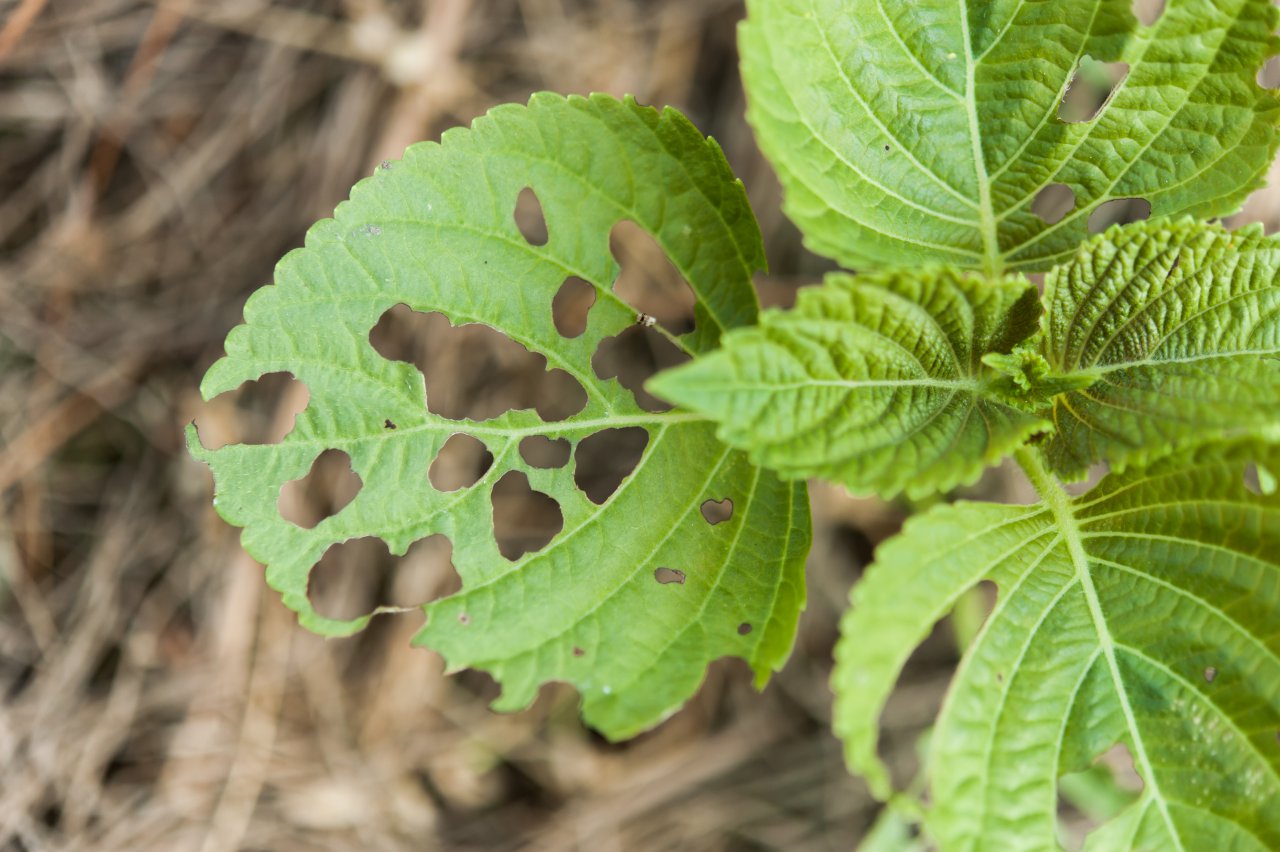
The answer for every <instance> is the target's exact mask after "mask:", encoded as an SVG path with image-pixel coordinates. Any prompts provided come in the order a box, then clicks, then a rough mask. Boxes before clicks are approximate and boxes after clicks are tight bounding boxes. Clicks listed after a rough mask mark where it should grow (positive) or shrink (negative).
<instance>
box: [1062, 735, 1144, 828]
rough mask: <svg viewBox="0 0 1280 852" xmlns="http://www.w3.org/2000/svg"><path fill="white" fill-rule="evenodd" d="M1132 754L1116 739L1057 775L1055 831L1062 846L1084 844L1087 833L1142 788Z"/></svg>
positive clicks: (1134, 798) (1106, 820)
mask: <svg viewBox="0 0 1280 852" xmlns="http://www.w3.org/2000/svg"><path fill="white" fill-rule="evenodd" d="M1142 788H1143V783H1142V777H1141V776H1140V775H1139V774H1138V770H1137V769H1136V767H1135V765H1134V762H1133V754H1132V753H1131V752H1130V751H1129V748H1128V746H1126V745H1125V744H1124V743H1116V744H1115V745H1113V746H1111V747H1110V748H1109V749H1107V750H1106V751H1105V752H1103V753H1102V754H1101V755H1099V756H1098V757H1097V758H1095V759H1094V760H1093V762H1092V764H1091V765H1090V766H1089V767H1088V768H1086V769H1085V770H1083V771H1081V772H1070V773H1067V774H1065V775H1063V776H1061V777H1060V778H1059V779H1058V835H1059V839H1060V840H1061V841H1062V846H1063V848H1064V849H1068V850H1079V849H1083V848H1084V847H1085V841H1086V839H1087V838H1088V836H1089V834H1090V833H1091V832H1093V831H1094V830H1095V829H1097V828H1099V827H1100V826H1102V825H1103V824H1105V823H1107V822H1109V821H1110V820H1111V819H1113V818H1114V817H1115V816H1116V815H1117V814H1119V813H1120V811H1122V810H1123V809H1124V808H1126V807H1128V806H1129V805H1130V804H1131V803H1132V802H1133V801H1135V800H1136V799H1137V798H1138V796H1139V794H1140V793H1141V792H1142Z"/></svg>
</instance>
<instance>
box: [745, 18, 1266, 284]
mask: <svg viewBox="0 0 1280 852" xmlns="http://www.w3.org/2000/svg"><path fill="white" fill-rule="evenodd" d="M747 7H748V10H749V16H748V19H747V21H746V23H745V24H744V25H743V26H742V28H741V30H740V41H741V49H742V55H743V79H744V81H745V84H746V88H747V95H748V102H749V110H748V118H749V119H750V121H751V123H752V124H753V126H754V127H755V129H756V134H757V138H758V139H759V141H760V144H761V147H762V148H763V149H764V151H765V153H766V154H767V155H768V157H769V159H770V161H771V162H772V163H773V165H774V168H775V169H777V171H778V175H779V177H780V178H781V180H782V183H783V186H784V188H785V190H786V210H787V213H788V215H789V216H790V217H791V218H792V219H793V220H794V221H795V222H796V223H797V224H798V225H799V226H800V229H801V230H802V231H803V232H804V234H805V237H806V240H807V244H808V245H809V247H810V248H812V249H813V250H814V251H817V252H819V253H821V254H825V255H827V256H829V257H833V258H835V259H837V260H839V261H840V262H841V263H843V264H845V265H847V266H850V267H862V266H865V265H885V264H909V263H914V262H925V261H941V262H947V263H954V264H959V265H965V266H972V267H980V268H983V269H985V270H986V271H988V272H996V271H999V270H1000V269H1001V268H1003V267H1005V266H1009V267H1014V268H1023V269H1047V268H1048V267H1050V266H1051V265H1053V264H1054V263H1056V262H1059V261H1061V260H1064V259H1066V258H1067V257H1068V256H1069V255H1070V254H1071V253H1072V252H1073V251H1074V249H1075V247H1076V245H1077V244H1078V243H1079V242H1080V241H1081V240H1082V239H1084V237H1085V235H1086V225H1087V222H1088V220H1089V217H1090V215H1091V214H1092V213H1093V211H1095V210H1097V209H1098V207H1099V206H1100V205H1101V204H1103V203H1104V202H1106V201H1108V200H1110V199H1121V198H1143V199H1146V200H1147V201H1148V202H1149V203H1150V205H1151V213H1152V215H1154V216H1175V215H1178V214H1190V215H1194V216H1199V217H1208V216H1220V215H1225V214H1227V213H1229V212H1232V211H1234V210H1236V209H1237V208H1238V207H1239V206H1240V204H1241V203H1242V202H1243V200H1244V198H1245V197H1246V195H1247V194H1248V193H1249V191H1250V190H1252V189H1254V188H1256V187H1258V186H1259V185H1260V184H1261V180H1262V176H1263V175H1264V173H1265V172H1266V169H1267V166H1268V165H1269V164H1270V162H1271V158H1272V155H1273V154H1274V153H1275V150H1276V145H1277V138H1276V135H1275V134H1274V133H1273V132H1272V128H1273V127H1274V125H1275V124H1276V121H1277V118H1278V117H1280V109H1278V108H1280V98H1277V96H1276V94H1275V93H1274V92H1269V91H1265V90H1263V89H1262V88H1261V87H1260V86H1258V84H1257V82H1256V81H1255V74H1256V73H1257V71H1258V70H1259V69H1260V68H1261V67H1262V64H1263V62H1264V60H1266V58H1267V57H1268V56H1270V55H1271V54H1273V53H1276V52H1280V50H1278V49H1277V42H1276V38H1275V36H1274V35H1273V31H1274V30H1275V28H1276V21H1277V12H1276V9H1275V8H1274V7H1273V6H1272V4H1271V2H1270V0H1169V2H1168V4H1167V8H1166V9H1165V11H1164V13H1163V15H1161V17H1160V18H1159V20H1158V21H1157V22H1156V24H1155V25H1154V26H1151V27H1143V26H1141V25H1139V24H1138V22H1137V21H1136V20H1135V18H1134V17H1133V15H1132V13H1131V11H1130V4H1129V3H1128V2H1121V0H1090V2H1023V0H982V2H975V0H913V1H912V2H893V0H749V2H748V3H747ZM1100 62H1101V63H1108V62H1119V63H1126V64H1127V65H1128V72H1127V74H1125V75H1124V77H1123V80H1122V81H1121V82H1120V83H1119V85H1118V86H1117V87H1116V89H1115V90H1114V92H1113V93H1112V95H1111V96H1110V97H1109V99H1108V100H1106V102H1105V103H1104V104H1103V105H1102V107H1101V109H1100V110H1099V112H1098V113H1097V115H1096V117H1093V118H1092V119H1089V120H1084V121H1065V120H1063V119H1061V118H1059V116H1058V111H1059V107H1060V105H1061V104H1062V101H1063V98H1064V97H1066V95H1067V91H1068V88H1069V87H1070V86H1071V84H1072V80H1073V78H1074V77H1075V76H1076V72H1077V70H1080V71H1083V72H1084V74H1083V76H1084V77H1086V78H1087V77H1096V76H1098V75H1097V74H1096V73H1091V72H1096V71H1097V70H1098V68H1099V66H1098V63H1100ZM1087 83H1088V80H1085V81H1083V82H1081V83H1079V84H1078V85H1080V86H1084V85H1087ZM1070 117H1071V116H1068V118H1070ZM1050 184H1062V185H1065V186H1066V187H1068V188H1070V189H1071V190H1072V192H1073V193H1074V197H1075V201H1074V206H1073V207H1072V208H1071V210H1070V211H1069V212H1067V213H1066V215H1065V216H1064V217H1063V218H1062V219H1061V220H1060V221H1057V222H1054V223H1050V222H1049V221H1046V220H1045V219H1043V218H1041V217H1040V216H1039V215H1037V213H1034V212H1032V205H1033V204H1034V203H1035V200H1036V198H1037V196H1038V195H1039V193H1040V192H1041V191H1042V190H1043V189H1044V188H1045V187H1047V186H1049V185H1050Z"/></svg>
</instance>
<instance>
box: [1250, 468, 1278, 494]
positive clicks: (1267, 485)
mask: <svg viewBox="0 0 1280 852" xmlns="http://www.w3.org/2000/svg"><path fill="white" fill-rule="evenodd" d="M1244 487H1245V489H1246V490H1248V491H1249V493H1251V494H1256V495H1258V496H1259V497H1269V496H1270V495H1272V494H1275V493H1276V477H1275V475H1274V474H1273V473H1272V472H1271V471H1270V470H1268V469H1267V468H1265V467H1262V466H1260V465H1257V464H1254V463H1253V462H1250V463H1249V464H1247V465H1245V466H1244Z"/></svg>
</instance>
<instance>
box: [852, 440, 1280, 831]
mask: <svg viewBox="0 0 1280 852" xmlns="http://www.w3.org/2000/svg"><path fill="white" fill-rule="evenodd" d="M1019 457H1020V459H1022V460H1024V464H1026V466H1027V467H1028V470H1029V471H1030V472H1031V474H1032V477H1033V480H1034V481H1036V484H1037V487H1039V488H1041V490H1042V493H1043V494H1044V495H1045V498H1046V502H1045V503H1044V504H1041V505H1039V506H995V505H987V504H975V503H958V504H954V505H949V506H942V507H938V508H936V509H934V510H931V511H930V512H928V513H926V514H925V515H922V516H918V517H916V518H915V519H913V520H911V521H909V522H908V525H907V528H906V531H905V533H904V534H903V535H902V536H900V537H899V538H896V539H894V540H892V541H891V542H889V543H888V544H886V545H885V546H884V547H882V548H881V550H880V552H879V554H878V557H877V560H876V564H875V565H874V566H873V567H872V568H871V569H870V570H869V571H868V573H867V575H866V577H865V578H864V580H863V581H862V582H861V583H860V584H859V585H858V586H857V587H856V588H855V591H854V593H853V604H854V606H853V608H852V609H851V610H850V611H849V613H848V614H847V615H846V616H845V619H844V622H843V624H842V638H841V640H840V645H839V647H838V649H837V667H836V671H835V674H834V676H833V686H834V688H835V691H836V695H837V707H836V730H837V731H838V732H839V733H840V734H841V736H843V737H844V739H845V747H846V755H847V757H848V760H849V763H850V766H851V767H852V768H853V769H854V770H856V771H862V772H867V773H868V774H869V777H870V778H871V781H872V784H873V790H874V791H875V792H876V793H877V794H878V795H880V796H882V797H883V796H885V795H886V794H887V793H888V792H889V784H888V779H887V775H886V773H885V771H884V768H883V766H882V765H881V764H880V762H879V760H878V759H877V757H876V754H875V747H876V734H877V717H878V715H879V713H880V710H881V708H882V707H883V704H884V700H885V698H886V696H887V695H888V693H889V692H890V690H891V689H892V688H893V684H894V682H895V680H896V678H897V676H898V674H899V672H900V671H901V668H902V666H903V664H904V663H905V661H906V657H907V654H908V653H909V651H910V648H911V647H912V646H913V645H914V644H916V643H918V642H919V641H920V640H921V639H923V637H924V636H925V635H926V634H927V632H928V630H929V628H930V627H931V626H932V624H933V623H934V622H935V621H936V620H937V619H939V618H940V617H942V615H943V614H945V613H946V612H947V611H948V609H949V608H950V606H951V605H952V604H953V603H954V601H955V600H956V599H957V597H958V596H959V595H960V594H961V593H962V592H963V591H964V590H965V589H967V588H969V587H971V586H972V585H973V584H974V583H976V582H978V581H980V580H991V581H993V582H995V584H996V585H997V587H998V589H999V598H998V602H997V604H996V607H995V610H994V611H993V612H992V614H991V616H990V617H989V618H988V620H987V622H986V624H985V625H984V627H983V629H982V631H981V633H980V634H979V636H978V638H977V640H976V641H975V642H974V643H973V645H972V646H971V647H970V649H969V651H968V652H967V653H966V655H965V659H964V660H963V662H962V663H961V666H960V669H959V671H958V673H957V675H956V680H955V682H954V683H953V685H952V687H951V690H950V693H949V695H948V696H947V700H946V704H945V705H944V709H943V712H942V716H941V718H940V719H939V722H938V724H937V726H936V728H935V730H934V735H933V744H932V759H931V761H930V767H931V774H932V783H931V787H932V793H933V802H934V807H933V810H932V812H931V813H930V814H929V817H928V825H929V828H930V830H931V833H932V835H933V836H934V837H936V838H937V840H938V842H939V845H940V847H941V848H944V849H952V848H955V849H972V848H979V847H981V848H993V849H1033V848H1034V849H1050V848H1056V845H1055V829H1056V818H1057V782H1058V778H1059V777H1060V776H1062V775H1066V774H1069V773H1073V772H1078V771H1080V770H1082V769H1085V768H1087V767H1088V766H1089V765H1090V763H1091V762H1092V761H1093V760H1094V759H1095V758H1097V757H1098V756H1099V755H1101V754H1102V753H1103V752H1105V751H1107V750H1108V749H1109V748H1110V747H1111V746H1112V745H1114V744H1115V743H1123V744H1124V745H1125V746H1126V747H1127V748H1128V749H1129V751H1130V753H1131V754H1132V755H1133V756H1134V763H1135V768H1136V769H1137V771H1138V773H1139V774H1140V775H1141V777H1142V780H1143V783H1144V789H1143V792H1142V794H1141V796H1140V797H1139V798H1138V800H1137V801H1136V802H1135V803H1134V804H1133V805H1132V806H1131V807H1130V808H1129V809H1127V810H1126V811H1124V812H1122V813H1121V814H1119V815H1118V816H1117V817H1116V819H1115V820H1113V821H1112V822H1110V823H1107V824H1106V825H1104V826H1103V827H1102V828H1101V829H1099V831H1098V832H1097V833H1096V834H1095V835H1094V836H1093V838H1091V844H1092V845H1090V847H1089V848H1098V849H1187V850H1191V849H1222V848H1242V849H1243V848H1249V849H1263V848H1266V849H1272V848H1280V820H1277V814H1280V748H1277V732H1280V632H1277V630H1276V625H1277V624H1280V496H1276V495H1270V496H1260V495H1255V494H1252V493H1250V492H1249V491H1248V490H1247V489H1246V488H1245V487H1244V483H1243V477H1242V472H1243V470H1244V468H1245V466H1246V464H1248V463H1249V462H1251V461H1252V462H1257V463H1259V464H1263V465H1271V466H1273V465H1274V464H1275V463H1277V462H1280V448H1277V447H1275V446H1269V445H1255V444H1247V443H1246V444H1237V445H1233V446H1230V447H1227V448H1223V447H1221V446H1218V447H1203V448H1200V449H1198V450H1197V451H1195V452H1194V453H1191V454H1183V455H1176V456H1168V457H1165V458H1163V459H1161V460H1160V461H1158V462H1156V463H1154V464H1152V465H1151V466H1150V467H1148V468H1146V469H1139V468H1136V467H1135V468H1131V469H1130V470H1128V471H1126V472H1125V473H1123V474H1118V475H1117V474H1113V475H1111V476H1108V477H1107V478H1106V479H1104V480H1103V481H1102V483H1101V484H1100V485H1099V486H1098V487H1097V488H1096V489H1095V490H1094V491H1092V492H1090V493H1088V494H1086V495H1085V496H1083V497H1080V498H1076V499H1074V500H1072V499H1070V498H1069V497H1068V496H1067V495H1066V494H1065V493H1064V492H1063V491H1061V489H1060V488H1059V487H1058V486H1057V485H1056V484H1052V482H1051V475H1050V474H1049V472H1048V469H1047V468H1046V467H1044V466H1043V464H1042V463H1041V462H1039V461H1038V459H1037V457H1036V456H1035V454H1034V452H1033V451H1030V450H1022V451H1020V454H1019ZM873 637H874V639H873ZM1210 672H1211V674H1208V673H1210Z"/></svg>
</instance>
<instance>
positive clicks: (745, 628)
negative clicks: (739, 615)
mask: <svg viewBox="0 0 1280 852" xmlns="http://www.w3.org/2000/svg"><path fill="white" fill-rule="evenodd" d="M751 630H752V627H751V625H750V624H748V623H747V622H745V621H744V622H742V623H741V624H739V625H738V635H739V636H746V635H747V634H748V633H750V632H751Z"/></svg>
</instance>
